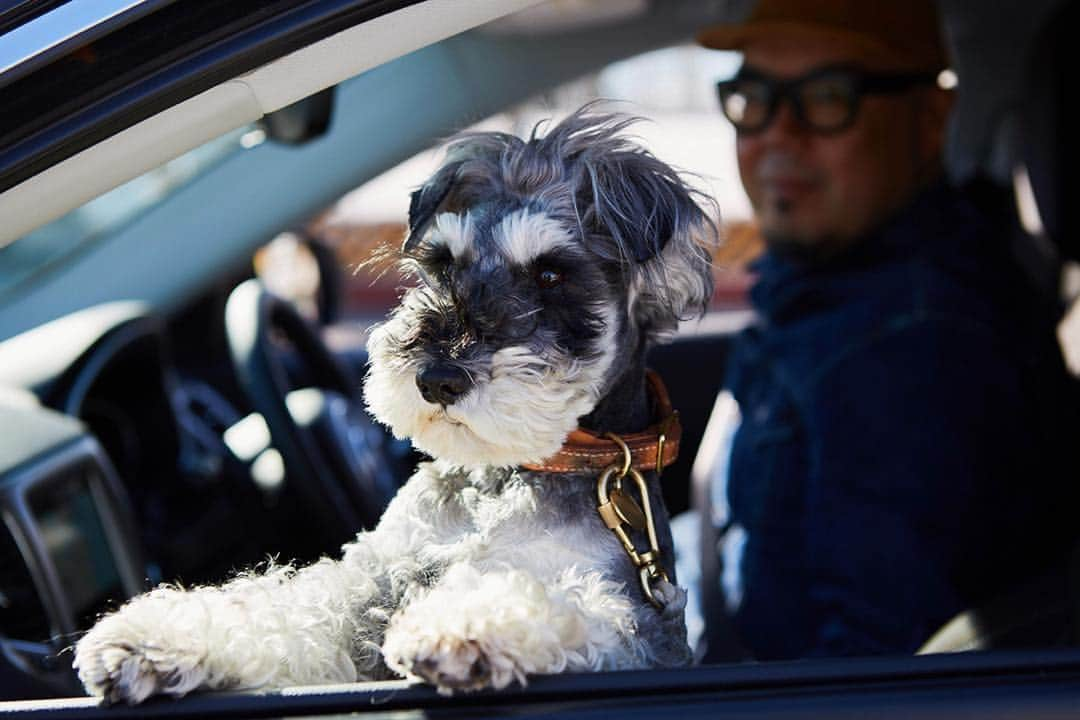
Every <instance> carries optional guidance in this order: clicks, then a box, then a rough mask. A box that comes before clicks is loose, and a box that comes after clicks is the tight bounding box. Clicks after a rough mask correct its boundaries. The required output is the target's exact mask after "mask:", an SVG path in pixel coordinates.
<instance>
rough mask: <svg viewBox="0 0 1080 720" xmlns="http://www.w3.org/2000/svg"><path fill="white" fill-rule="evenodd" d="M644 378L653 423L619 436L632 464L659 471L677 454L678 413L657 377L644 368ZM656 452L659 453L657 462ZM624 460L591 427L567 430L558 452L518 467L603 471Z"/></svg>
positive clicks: (615, 447)
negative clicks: (651, 409)
mask: <svg viewBox="0 0 1080 720" xmlns="http://www.w3.org/2000/svg"><path fill="white" fill-rule="evenodd" d="M645 378H646V380H648V388H649V392H650V394H651V395H652V399H653V409H654V412H655V414H656V422H655V423H653V424H652V425H650V426H649V427H647V428H645V429H644V430H642V431H641V432H636V433H628V434H626V435H620V436H619V437H621V438H622V441H623V442H624V443H626V446H627V447H628V448H630V457H631V465H632V466H633V467H634V468H635V469H637V470H659V469H660V468H665V467H667V466H668V465H671V464H672V463H673V462H675V459H676V458H677V457H678V456H679V439H680V438H681V437H682V426H681V425H680V424H679V414H678V413H677V412H675V411H674V410H672V409H671V399H670V398H669V397H668V393H667V388H666V387H664V382H663V381H662V380H661V379H660V376H659V375H657V374H656V373H655V372H653V371H652V370H646V371H645ZM661 445H662V447H661ZM658 453H660V454H662V456H661V457H660V458H659V463H658V462H657V460H658V458H657V455H658ZM623 460H624V454H623V451H622V448H621V447H620V446H619V444H618V443H617V442H615V441H614V440H612V439H611V438H608V437H605V436H604V435H600V434H598V433H595V432H593V431H592V430H586V429H585V428H578V429H576V430H573V431H571V432H570V434H569V435H568V436H567V437H566V442H564V443H563V446H562V449H561V450H559V452H558V453H556V454H555V455H552V456H551V457H549V458H548V459H547V460H544V461H543V462H541V463H525V464H523V465H522V466H521V467H523V468H524V469H526V470H542V471H544V472H580V471H581V470H603V469H604V468H606V467H608V466H609V465H613V464H618V465H620V466H621V465H622V463H623Z"/></svg>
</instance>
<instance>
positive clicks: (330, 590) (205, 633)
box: [75, 463, 685, 704]
mask: <svg viewBox="0 0 1080 720" xmlns="http://www.w3.org/2000/svg"><path fill="white" fill-rule="evenodd" d="M560 482H561V480H560ZM495 486H501V490H499V491H497V492H496V491H494V490H493V488H494V487H495ZM542 495H543V492H542V491H541V490H540V489H538V487H537V486H536V485H534V484H532V483H530V482H528V481H526V480H525V479H523V478H522V476H520V475H518V474H516V473H509V474H507V473H494V474H493V473H492V472H491V471H475V472H473V473H462V472H461V471H459V470H456V469H454V468H452V467H450V466H448V465H446V464H444V463H429V464H425V465H422V466H421V467H420V469H419V470H418V471H417V474H416V475H414V476H413V478H412V479H410V481H409V482H408V483H407V484H406V485H405V486H404V487H403V488H402V489H401V491H400V492H399V493H398V495H397V496H396V497H395V499H394V500H393V501H392V502H391V504H390V506H389V508H388V509H387V511H386V513H385V515H384V516H383V519H382V520H381V521H380V523H379V525H378V527H377V528H376V529H375V530H373V531H371V532H368V533H362V534H361V535H359V536H358V537H357V540H356V541H355V542H353V543H350V544H349V545H347V546H346V547H345V553H344V557H343V559H342V560H340V561H336V562H335V561H331V560H322V561H320V562H318V563H316V564H314V565H312V566H309V567H307V568H304V569H301V570H296V569H293V568H291V567H272V568H270V569H269V570H267V571H265V572H263V573H260V574H255V573H250V574H245V575H243V576H241V577H238V578H236V579H235V580H233V581H232V582H229V583H227V584H226V585H223V586H221V587H200V588H193V589H190V590H183V589H180V588H178V587H171V586H170V587H161V588H158V589H156V590H154V591H152V592H150V593H147V594H145V595H143V596H140V597H138V598H135V599H134V600H132V601H130V602H129V603H128V604H127V605H125V606H124V607H123V608H121V609H120V610H119V611H118V612H116V613H114V614H112V615H109V616H107V617H105V618H104V619H103V620H101V621H100V622H99V623H98V624H97V625H96V626H95V627H94V628H93V629H92V630H91V631H90V632H89V633H88V634H87V635H86V636H85V637H83V638H82V639H81V640H80V641H79V643H78V644H77V646H76V661H75V664H76V667H77V669H78V671H79V677H80V678H81V679H82V681H83V683H84V685H85V686H86V688H87V690H88V691H89V692H90V693H91V694H95V695H99V696H104V697H106V698H107V699H108V700H110V701H113V702H119V701H122V702H127V703H132V704H134V703H138V702H141V701H143V700H144V699H146V698H147V697H149V696H151V695H158V694H161V695H172V696H181V695H184V694H186V693H188V692H190V691H192V690H194V689H197V688H198V689H236V688H246V689H260V690H267V689H273V688H280V687H284V686H289V685H305V684H320V683H329V682H350V681H353V680H357V679H380V678H386V677H389V676H391V675H390V673H391V672H397V673H400V674H402V675H405V676H408V677H414V678H419V679H423V680H426V681H428V682H431V683H433V684H434V685H436V686H437V687H439V688H440V689H442V690H444V691H446V690H449V689H469V688H474V687H483V686H492V687H503V686H505V685H506V684H507V683H509V682H511V681H512V680H519V681H524V677H525V675H527V674H529V673H554V672H561V671H564V670H601V669H616V668H632V667H644V666H646V665H649V664H654V663H655V662H656V661H657V658H655V657H653V656H652V650H651V649H650V648H649V646H648V643H647V642H646V638H645V637H644V636H641V635H640V634H639V622H640V618H641V617H643V611H644V612H646V613H654V612H655V611H653V610H652V609H651V608H643V607H642V603H641V602H640V601H634V600H632V599H631V597H630V596H629V595H628V594H627V588H626V586H625V583H624V582H620V581H615V580H612V579H611V577H610V573H609V572H608V570H609V569H610V568H612V567H613V566H615V567H620V566H621V565H622V564H625V563H626V559H625V556H623V555H622V551H621V548H619V546H618V544H617V541H616V540H615V538H614V536H612V535H611V534H610V533H608V532H607V531H606V530H605V529H604V528H602V527H601V526H599V523H597V522H596V521H595V518H593V517H589V516H582V517H578V518H572V519H570V520H571V521H570V522H569V523H568V524H567V525H565V526H564V527H563V528H561V529H560V531H559V532H558V533H552V532H550V531H549V527H548V525H549V521H550V515H549V514H545V513H543V512H538V511H541V510H542V509H543V505H544V503H545V499H544V498H543V496H542ZM556 512H557V511H556ZM674 601H675V602H674V603H673V611H675V612H678V611H681V596H677V597H675V598H674ZM645 616H647V615H645ZM676 655H677V654H676ZM683 660H685V658H682V657H678V656H677V657H674V658H667V659H666V660H665V659H661V661H662V662H667V663H677V662H680V661H683Z"/></svg>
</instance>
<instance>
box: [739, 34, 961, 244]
mask: <svg viewBox="0 0 1080 720" xmlns="http://www.w3.org/2000/svg"><path fill="white" fill-rule="evenodd" d="M836 64H850V65H855V66H858V67H861V68H862V69H864V70H867V71H879V70H882V68H880V67H874V66H873V63H872V62H870V61H868V59H867V58H865V57H860V55H859V53H857V52H855V51H854V50H852V49H849V48H845V47H843V46H842V44H837V43H836V42H827V41H824V40H820V39H817V38H814V37H808V38H805V41H802V39H801V38H800V42H798V43H794V42H791V40H790V39H785V40H784V41H779V40H777V41H773V40H771V39H770V40H762V39H757V40H755V41H753V42H752V43H751V44H750V45H749V46H748V47H746V48H745V66H746V67H747V68H752V69H753V70H755V71H758V72H761V73H764V74H766V75H768V76H772V77H775V78H780V79H789V78H795V77H799V76H802V75H805V74H806V73H808V72H811V71H813V70H816V69H818V68H821V67H823V66H828V65H836ZM934 92H937V91H935V90H933V89H931V88H919V89H913V90H908V91H906V92H903V93H899V94H867V95H864V96H863V98H862V100H861V102H860V104H859V110H858V114H857V115H856V118H855V122H854V124H853V125H852V126H851V127H850V128H848V129H846V130H843V131H841V132H839V133H837V134H829V135H823V134H819V133H815V132H814V131H813V130H810V129H808V128H806V127H803V126H802V125H801V124H800V123H799V122H798V120H797V119H796V118H795V116H794V113H793V112H792V108H791V106H790V105H789V103H787V102H782V103H781V104H780V107H779V108H778V109H777V113H776V116H775V117H774V118H773V121H772V123H771V124H770V125H769V126H768V127H766V128H765V129H764V130H762V131H760V132H757V133H754V134H740V135H739V137H738V140H737V143H736V145H737V150H738V160H739V172H740V175H741V176H742V182H743V186H744V187H745V188H746V192H747V194H748V195H749V197H750V201H751V203H752V204H753V206H754V210H755V212H756V214H757V216H758V221H759V224H760V227H761V231H762V234H763V235H764V237H765V239H766V242H767V243H768V244H769V245H770V246H771V247H774V248H776V249H780V250H789V251H792V252H795V253H798V254H800V255H802V256H810V257H818V258H820V257H827V256H829V255H831V254H832V253H834V252H835V251H837V250H840V249H842V248H844V247H846V246H847V245H849V244H850V243H851V242H853V241H854V240H856V239H857V238H859V237H860V236H862V235H863V234H864V233H866V232H867V231H869V230H871V229H873V228H874V227H876V226H877V225H879V224H880V223H882V222H883V221H884V220H886V219H887V218H888V216H889V215H890V214H891V213H892V212H894V211H895V210H897V209H898V208H899V207H901V206H902V205H903V204H905V202H907V201H908V200H909V199H910V198H911V197H912V195H913V194H914V192H915V191H916V189H917V188H918V186H919V185H920V184H921V183H922V182H924V181H925V180H926V175H927V172H928V169H930V168H936V166H937V159H938V158H939V156H940V152H941V136H942V127H941V126H943V115H944V113H943V112H942V113H940V116H941V117H940V118H939V117H938V116H937V115H933V114H931V116H930V117H928V116H927V113H928V112H930V110H929V109H928V107H927V105H926V101H927V99H928V97H929V95H928V93H934Z"/></svg>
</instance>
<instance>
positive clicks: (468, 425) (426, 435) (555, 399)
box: [364, 321, 610, 467]
mask: <svg viewBox="0 0 1080 720" xmlns="http://www.w3.org/2000/svg"><path fill="white" fill-rule="evenodd" d="M391 323H392V321H391ZM386 333H387V326H382V327H379V328H377V329H376V330H375V331H373V333H372V336H371V340H370V341H369V343H368V351H369V354H370V359H371V369H370V371H369V372H368V375H367V378H366V380H365V383H364V395H365V398H366V401H367V405H368V409H369V410H370V411H371V413H372V414H373V415H374V416H375V417H376V418H377V419H378V420H379V421H380V422H382V423H385V424H386V425H389V426H390V429H391V430H392V431H393V433H394V435H395V436H397V437H399V438H405V437H408V438H411V439H412V442H413V445H415V446H416V448H417V449H419V450H421V451H423V452H426V453H428V454H429V455H431V456H432V457H435V458H439V459H440V460H446V461H449V462H451V463H453V464H455V465H461V466H463V467H479V466H483V465H503V466H510V465H520V464H521V463H528V462H539V461H541V460H544V459H546V458H548V457H551V456H552V455H554V454H555V453H556V452H557V451H558V450H559V448H560V447H561V446H562V443H563V441H564V440H565V439H566V436H567V435H568V434H569V433H570V431H571V430H573V429H574V427H576V425H577V420H578V418H579V417H581V416H582V415H586V414H588V412H589V411H590V410H592V408H593V407H595V405H596V401H597V399H598V397H599V393H600V387H601V384H602V380H603V377H604V373H605V371H606V370H607V366H608V365H609V364H610V353H605V354H604V356H603V357H601V358H600V359H599V360H597V361H593V362H590V363H580V362H573V361H567V362H565V363H552V362H549V361H546V360H545V359H544V358H542V357H539V356H537V355H535V354H534V353H532V352H531V351H530V350H528V349H527V348H525V347H522V346H511V347H506V348H502V349H501V350H499V351H497V352H496V353H495V354H494V355H492V358H491V367H490V370H489V372H488V373H487V376H486V377H475V378H474V380H475V386H474V387H473V388H472V389H471V390H470V391H469V392H468V394H466V395H465V396H463V397H462V398H460V399H459V400H458V401H457V402H455V403H454V404H453V405H451V406H449V407H447V408H446V409H445V410H444V409H443V408H442V407H441V406H439V405H432V404H431V403H428V402H426V401H424V399H423V398H422V397H421V396H420V391H419V390H418V389H417V387H416V377H415V373H416V367H415V365H413V364H411V363H403V362H401V360H400V359H399V358H396V357H395V356H394V355H393V353H392V352H391V351H390V350H389V347H388V346H389V345H390V343H388V341H387V335H386ZM605 339H606V338H605Z"/></svg>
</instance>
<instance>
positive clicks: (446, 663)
mask: <svg viewBox="0 0 1080 720" xmlns="http://www.w3.org/2000/svg"><path fill="white" fill-rule="evenodd" d="M409 654H410V657H409V659H408V660H407V661H406V660H404V658H401V659H399V663H400V662H408V663H409V669H410V672H409V674H410V675H413V676H415V677H418V678H420V679H421V680H423V681H424V682H427V683H430V684H431V685H434V686H435V687H436V688H437V689H438V690H439V692H440V693H443V694H449V693H451V692H453V691H455V690H479V689H481V688H486V687H494V688H502V687H506V686H507V685H509V684H510V682H511V681H512V680H513V679H514V678H518V679H519V681H520V682H521V683H522V684H524V682H525V680H524V674H523V673H521V672H520V671H518V670H517V669H516V668H515V667H514V664H513V662H512V661H510V660H509V659H508V658H500V657H498V656H497V655H495V654H494V653H492V652H491V649H490V648H485V647H484V645H483V644H482V643H480V642H478V641H476V640H469V639H464V638H440V639H438V640H436V641H434V642H431V643H419V644H417V645H416V646H415V647H413V648H412V652H411V653H409Z"/></svg>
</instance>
